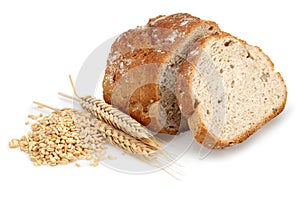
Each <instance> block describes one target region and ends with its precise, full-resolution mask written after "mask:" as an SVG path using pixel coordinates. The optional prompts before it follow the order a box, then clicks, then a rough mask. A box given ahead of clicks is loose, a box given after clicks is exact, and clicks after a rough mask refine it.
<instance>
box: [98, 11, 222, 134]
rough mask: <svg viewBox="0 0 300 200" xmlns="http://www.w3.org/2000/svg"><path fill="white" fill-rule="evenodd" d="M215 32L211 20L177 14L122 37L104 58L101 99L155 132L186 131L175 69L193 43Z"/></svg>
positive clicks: (174, 132)
mask: <svg viewBox="0 0 300 200" xmlns="http://www.w3.org/2000/svg"><path fill="white" fill-rule="evenodd" d="M219 32H220V29H219V27H218V25H217V24H216V23H214V22H211V21H205V20H201V19H199V18H197V17H194V16H192V15H189V14H184V13H178V14H174V15H169V16H162V15H161V16H158V17H156V18H153V19H150V20H149V22H148V24H147V25H146V26H143V27H137V28H136V29H132V30H128V31H127V32H125V33H123V34H121V35H120V36H119V37H118V38H117V39H116V41H115V42H114V43H113V45H112V47H111V52H110V54H109V57H108V61H107V68H106V71H105V76H104V80H103V97H104V100H105V101H106V102H107V103H109V104H112V105H114V106H116V107H118V108H119V109H121V110H122V111H124V112H126V113H129V114H130V115H131V116H132V117H133V118H135V119H136V120H137V121H139V122H141V123H142V124H143V125H145V126H147V127H148V128H149V129H151V130H153V131H156V132H161V133H168V134H176V133H178V131H179V130H180V129H183V130H184V129H186V128H187V125H185V124H186V119H185V118H184V117H182V116H181V111H180V109H179V107H178V104H177V98H176V94H175V93H176V92H175V83H176V74H177V71H178V69H179V65H180V64H181V62H182V61H183V60H184V59H185V58H186V55H187V53H188V52H189V49H190V48H191V46H192V45H193V44H194V43H195V41H197V40H198V39H203V38H205V37H207V36H209V35H211V34H217V33H219Z"/></svg>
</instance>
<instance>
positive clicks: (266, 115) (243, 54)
mask: <svg viewBox="0 0 300 200" xmlns="http://www.w3.org/2000/svg"><path fill="white" fill-rule="evenodd" d="M176 91H177V97H178V101H179V105H180V107H181V110H182V112H183V114H184V115H185V116H186V117H187V118H188V124H189V127H190V130H191V131H192V132H193V134H194V136H195V139H196V140H197V141H198V142H199V143H202V144H203V145H205V146H207V147H209V148H222V147H226V146H230V145H233V144H236V143H240V142H242V141H244V140H245V139H246V138H247V137H249V136H250V135H252V134H253V133H254V132H255V131H256V130H258V129H259V128H260V127H261V126H263V125H264V124H265V123H267V122H268V121H270V120H271V119H272V118H274V117H275V116H277V115H278V114H279V113H281V112H282V110H283V109H284V107H285V103H286V99H287V91H286V86H285V84H284V81H283V78H282V77H281V75H280V73H279V72H274V65H273V63H272V61H271V60H270V58H269V57H268V56H267V55H265V54H264V53H263V52H262V50H261V49H259V48H258V47H255V46H252V45H249V44H247V43H246V42H245V41H242V40H240V39H238V38H236V37H234V36H231V35H230V34H227V33H221V34H218V35H212V36H210V37H208V38H206V39H203V40H201V41H198V42H196V43H195V44H194V46H193V47H192V48H191V51H190V53H189V55H188V57H187V60H186V61H184V62H183V64H182V65H181V66H180V70H179V73H178V82H177V85H176Z"/></svg>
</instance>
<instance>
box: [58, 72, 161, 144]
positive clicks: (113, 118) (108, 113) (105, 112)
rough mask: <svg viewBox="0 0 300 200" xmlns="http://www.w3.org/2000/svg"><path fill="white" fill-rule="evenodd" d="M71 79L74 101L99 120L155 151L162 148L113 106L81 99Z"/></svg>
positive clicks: (90, 99)
mask: <svg viewBox="0 0 300 200" xmlns="http://www.w3.org/2000/svg"><path fill="white" fill-rule="evenodd" d="M69 79H70V82H71V85H72V88H73V91H74V95H75V98H73V99H74V100H76V101H78V102H79V103H80V105H81V107H82V108H83V109H85V110H86V111H88V112H90V113H91V114H93V115H95V116H96V117H97V118H98V119H99V120H101V121H105V122H106V123H107V124H110V125H112V126H113V127H115V128H117V129H119V130H122V131H123V132H125V133H127V134H128V135H130V136H132V137H134V138H136V139H138V140H141V141H142V142H144V143H145V144H147V145H149V146H151V147H153V148H154V149H159V148H160V144H159V143H158V141H157V140H156V139H155V138H154V137H153V136H152V134H150V133H149V131H148V130H147V129H146V128H144V127H143V126H142V125H141V124H140V123H139V122H137V121H136V120H135V119H133V118H131V117H130V116H129V115H127V114H125V113H123V112H121V111H120V110H118V109H117V108H114V107H113V106H112V105H109V104H107V103H105V102H104V101H103V100H100V99H96V98H94V97H91V96H86V97H80V96H79V95H78V94H77V92H76V90H75V85H74V82H73V80H72V77H71V76H69ZM59 94H60V95H61V96H64V97H67V98H72V97H71V96H68V95H65V94H62V93H59Z"/></svg>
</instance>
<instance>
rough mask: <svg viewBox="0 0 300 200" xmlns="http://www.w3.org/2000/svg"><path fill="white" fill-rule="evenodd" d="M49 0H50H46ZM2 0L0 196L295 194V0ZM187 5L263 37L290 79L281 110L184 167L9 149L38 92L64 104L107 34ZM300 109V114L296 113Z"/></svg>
mask: <svg viewBox="0 0 300 200" xmlns="http://www.w3.org/2000/svg"><path fill="white" fill-rule="evenodd" d="M43 2H44V3H43ZM43 2H42V1H32V0H29V1H16V0H11V1H0V70H1V71H0V87H1V90H0V91H1V100H0V101H1V104H0V106H1V122H0V123H1V128H0V199H28V198H30V199H32V200H34V199H71V198H76V199H79V198H80V199H83V198H84V199H103V198H116V199H117V198H118V199H125V198H126V199H127V198H128V199H129V198H130V199H162V198H165V199H183V198H189V199H217V198H219V199H256V198H268V199H271V198H279V199H299V198H300V193H299V185H300V181H299V180H300V172H299V169H300V162H299V161H300V155H299V153H300V151H299V141H300V133H299V128H298V127H299V123H300V122H299V114H297V112H300V110H299V106H298V105H299V102H300V99H299V96H300V95H299V74H298V73H297V72H298V71H299V70H298V69H299V46H300V41H299V35H300V30H299V22H298V19H299V18H300V15H299V7H298V6H297V5H298V4H296V2H297V1H290V0H285V1H262V0H259V1H258V0H252V1H232V0H227V1H223V0H221V1H215V0H206V1H190V0H181V1H178V0H163V1H161V0H151V1H130V0H122V1H116V0H109V1H74V0H72V1H61V0H60V1H56V0H52V1H48V3H45V1H43ZM176 12H188V13H191V14H193V15H195V16H198V17H200V18H203V19H209V20H213V21H216V22H218V24H219V26H220V27H221V28H222V29H223V30H224V31H226V32H229V33H231V34H233V35H236V36H238V37H240V38H241V39H244V40H246V41H247V42H248V43H250V44H254V45H258V46H260V47H261V48H262V49H263V50H264V51H265V53H267V54H268V55H269V56H270V57H271V59H272V60H273V62H274V63H275V69H276V70H277V71H280V72H281V74H282V76H283V77H284V79H285V82H286V85H287V88H288V93H289V94H288V102H287V106H286V109H285V110H284V112H283V113H282V114H281V115H280V116H279V117H277V118H276V119H274V120H273V121H272V122H271V123H269V124H268V125H266V126H265V127H263V128H262V129H261V130H259V131H258V132H257V133H256V134H255V135H254V136H252V137H251V138H250V139H248V140H247V141H245V142H244V143H243V144H241V145H237V146H235V147H232V148H228V149H224V150H217V151H213V152H212V153H211V154H210V155H209V156H208V157H207V158H205V159H203V160H199V159H198V158H197V156H196V154H197V150H198V147H199V146H198V145H193V147H192V148H191V149H190V150H189V151H188V152H187V153H186V154H185V156H184V157H183V158H182V159H181V160H179V162H180V163H181V164H182V165H183V166H184V168H183V170H184V172H185V174H184V176H182V177H181V179H182V180H181V181H176V180H174V179H173V178H172V177H170V176H168V175H167V174H166V173H164V172H157V173H152V174H147V175H129V174H123V173H119V172H116V171H113V170H111V169H108V168H106V167H104V166H99V167H97V168H93V167H89V166H87V167H81V168H76V167H75V166H74V165H73V164H71V165H68V166H64V167H54V168H53V167H34V166H33V165H32V163H31V161H29V158H28V156H27V155H25V154H23V153H20V152H19V151H17V150H11V149H9V148H8V141H9V140H10V139H11V138H13V137H19V136H21V135H23V134H26V132H27V130H28V127H26V126H25V125H24V121H26V116H27V114H28V113H30V112H31V113H32V112H33V113H34V112H36V113H37V112H38V111H37V110H35V109H32V103H31V102H32V100H39V101H42V102H46V103H48V104H51V105H53V106H57V107H63V106H67V102H65V101H62V100H61V99H59V98H57V95H56V93H57V92H58V91H70V86H69V83H68V80H67V75H68V74H69V73H71V74H73V75H74V76H75V77H76V74H77V73H78V70H79V69H80V67H81V65H82V64H83V62H84V61H85V59H86V57H87V56H88V55H89V54H90V53H91V52H92V51H93V50H94V49H95V48H96V47H97V46H98V45H100V44H101V43H102V42H104V41H105V40H106V39H108V38H110V37H112V36H115V35H117V34H120V33H121V32H123V31H126V30H127V29H130V28H134V27H135V26H137V25H143V24H145V23H146V22H147V21H148V18H150V17H155V16H156V15H159V14H172V13H176ZM297 116H298V117H297Z"/></svg>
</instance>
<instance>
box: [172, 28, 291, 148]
mask: <svg viewBox="0 0 300 200" xmlns="http://www.w3.org/2000/svg"><path fill="white" fill-rule="evenodd" d="M228 36H230V37H233V38H235V39H236V40H238V41H240V42H241V43H242V44H244V45H248V44H247V43H246V42H245V41H244V40H240V39H238V38H237V37H234V36H231V35H230V34H228V33H224V32H223V33H222V34H220V35H211V36H209V37H207V38H205V39H203V40H201V41H199V42H198V43H196V44H195V45H198V46H200V47H201V49H203V48H205V44H206V42H207V41H209V40H210V39H212V38H215V37H220V38H224V37H228ZM193 48H195V46H194V47H193ZM255 48H257V49H258V50H259V51H260V52H261V53H262V55H264V56H265V58H266V59H267V60H268V61H269V62H270V64H271V65H272V69H273V70H274V64H273V62H272V61H271V59H270V58H269V57H268V56H267V55H266V54H264V53H263V51H262V50H261V49H260V48H259V47H255ZM198 57H199V55H197V54H195V55H192V56H190V58H189V59H190V62H185V64H183V65H181V68H180V74H181V75H180V76H183V77H184V79H185V80H187V81H186V82H187V83H190V85H184V84H182V83H181V82H179V83H181V84H178V85H177V86H176V90H177V91H178V90H179V89H180V87H183V88H185V89H186V91H185V92H187V95H185V98H187V100H183V99H182V98H180V97H179V102H180V106H181V107H182V110H185V112H183V113H184V114H186V115H187V116H190V117H189V118H188V122H189V127H190V129H191V130H192V132H193V133H194V137H195V139H196V140H197V141H198V142H199V143H201V144H203V145H204V146H206V147H207V148H224V147H228V146H232V145H234V144H238V143H241V142H243V141H244V140H246V139H247V138H248V137H250V136H251V135H253V134H254V133H255V132H256V131H257V130H258V129H259V128H261V127H262V126H263V125H265V124H266V123H267V122H269V121H270V120H272V119H273V118H275V117H276V116H277V115H279V114H280V113H281V112H282V111H283V110H284V108H285V105H286V100H287V89H286V85H285V83H284V80H283V78H282V76H281V74H280V73H279V72H277V75H278V77H279V78H280V80H281V82H282V84H283V85H284V87H285V94H284V101H283V102H282V105H280V106H279V107H278V108H277V109H276V112H273V113H272V114H271V115H269V116H268V117H266V118H265V119H264V120H263V121H261V122H260V123H258V124H256V125H255V126H253V127H252V128H251V129H250V130H248V131H246V132H245V133H243V134H241V135H240V136H239V137H237V138H235V139H233V140H219V139H218V138H216V137H215V136H214V135H212V134H211V133H209V132H208V130H207V128H206V126H205V124H204V122H203V121H202V120H201V117H200V116H201V114H200V113H199V112H200V111H199V108H198V106H201V105H197V106H195V107H193V108H191V105H192V103H193V102H194V101H195V100H194V97H193V94H192V92H191V85H192V84H191V80H192V78H193V76H194V73H193V72H194V70H191V68H193V66H194V65H195V62H196V60H197V58H198ZM177 94H178V92H177ZM191 111H192V113H191Z"/></svg>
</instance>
